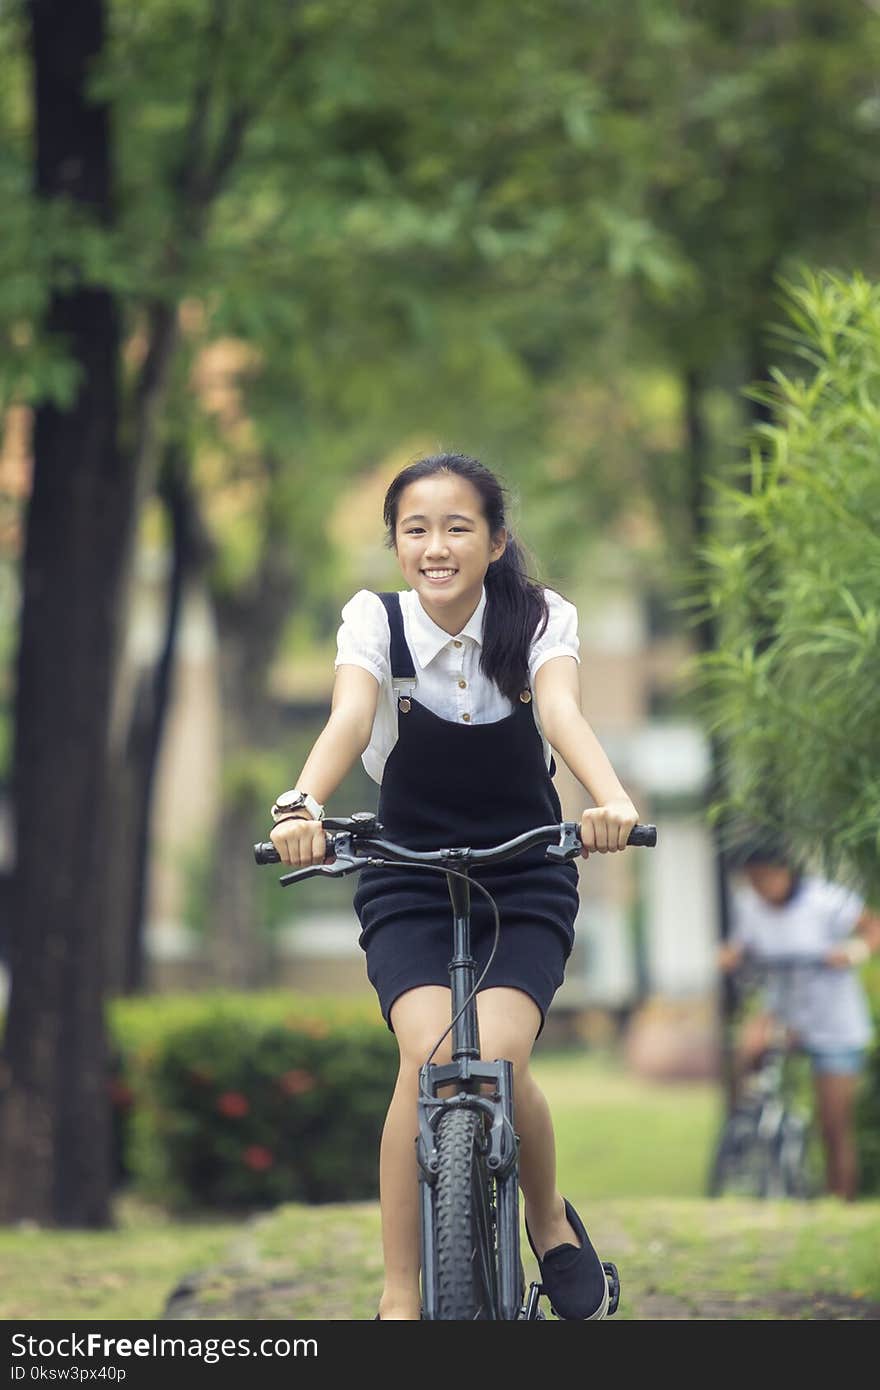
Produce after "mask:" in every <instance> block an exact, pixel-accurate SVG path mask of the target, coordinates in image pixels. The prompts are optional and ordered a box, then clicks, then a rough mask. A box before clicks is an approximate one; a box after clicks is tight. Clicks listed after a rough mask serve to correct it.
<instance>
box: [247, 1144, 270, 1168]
mask: <svg viewBox="0 0 880 1390" xmlns="http://www.w3.org/2000/svg"><path fill="white" fill-rule="evenodd" d="M242 1157H243V1159H244V1161H245V1163H246V1164H247V1166H248V1167H249V1168H252V1169H253V1171H254V1172H255V1173H265V1171H266V1169H267V1168H271V1167H272V1164H273V1163H274V1162H275V1155H274V1154H273V1153H272V1151H271V1149H266V1148H264V1147H263V1145H262V1144H251V1145H249V1147H248V1148H246V1149H245V1151H244V1153H243V1154H242Z"/></svg>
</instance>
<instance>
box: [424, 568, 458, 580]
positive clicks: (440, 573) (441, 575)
mask: <svg viewBox="0 0 880 1390" xmlns="http://www.w3.org/2000/svg"><path fill="white" fill-rule="evenodd" d="M423 573H424V574H426V575H427V576H428V578H429V579H445V578H446V577H447V576H448V575H450V574H455V573H456V571H455V570H423Z"/></svg>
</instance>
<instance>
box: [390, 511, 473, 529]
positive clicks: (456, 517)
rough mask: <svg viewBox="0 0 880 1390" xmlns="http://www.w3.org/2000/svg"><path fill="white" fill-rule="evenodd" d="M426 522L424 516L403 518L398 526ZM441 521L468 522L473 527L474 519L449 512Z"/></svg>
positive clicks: (459, 513)
mask: <svg viewBox="0 0 880 1390" xmlns="http://www.w3.org/2000/svg"><path fill="white" fill-rule="evenodd" d="M427 520H428V518H427V517H426V516H405V517H404V518H403V521H401V523H400V524H401V526H406V524H407V522H408V521H427ZM443 520H444V521H469V522H470V523H471V525H473V521H474V519H473V517H472V516H464V515H463V514H462V513H461V512H449V513H448V514H447V515H446V516H445V517H444V518H443Z"/></svg>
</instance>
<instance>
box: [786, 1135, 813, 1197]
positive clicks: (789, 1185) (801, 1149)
mask: <svg viewBox="0 0 880 1390" xmlns="http://www.w3.org/2000/svg"><path fill="white" fill-rule="evenodd" d="M809 1143H810V1129H809V1125H808V1123H807V1121H806V1120H805V1119H803V1118H802V1117H801V1116H799V1115H792V1114H786V1116H785V1118H784V1120H783V1123H782V1126H781V1128H780V1135H779V1167H780V1170H781V1172H782V1182H783V1191H784V1195H785V1196H786V1197H794V1198H796V1199H797V1200H799V1201H806V1200H807V1198H809V1197H810V1195H811V1184H810V1174H809V1165H808V1151H809Z"/></svg>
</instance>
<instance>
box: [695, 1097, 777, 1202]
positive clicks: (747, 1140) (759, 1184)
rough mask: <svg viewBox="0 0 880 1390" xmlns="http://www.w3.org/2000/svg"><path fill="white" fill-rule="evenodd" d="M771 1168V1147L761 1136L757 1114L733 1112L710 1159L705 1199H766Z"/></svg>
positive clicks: (770, 1186)
mask: <svg viewBox="0 0 880 1390" xmlns="http://www.w3.org/2000/svg"><path fill="white" fill-rule="evenodd" d="M774 1166H775V1151H774V1146H773V1144H772V1142H768V1140H767V1139H766V1138H765V1137H764V1136H762V1134H761V1116H760V1111H756V1110H753V1109H751V1108H745V1107H744V1108H741V1109H737V1110H734V1111H733V1113H732V1114H731V1115H730V1116H729V1117H728V1119H727V1120H726V1122H725V1124H724V1127H723V1129H722V1132H721V1137H720V1139H719V1141H718V1144H717V1147H716V1150H715V1154H714V1156H713V1159H712V1163H711V1167H710V1174H709V1181H708V1185H707V1186H708V1195H709V1196H710V1197H724V1196H737V1197H753V1198H757V1199H763V1198H766V1197H768V1196H770V1195H771V1191H772V1188H773V1184H774Z"/></svg>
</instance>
